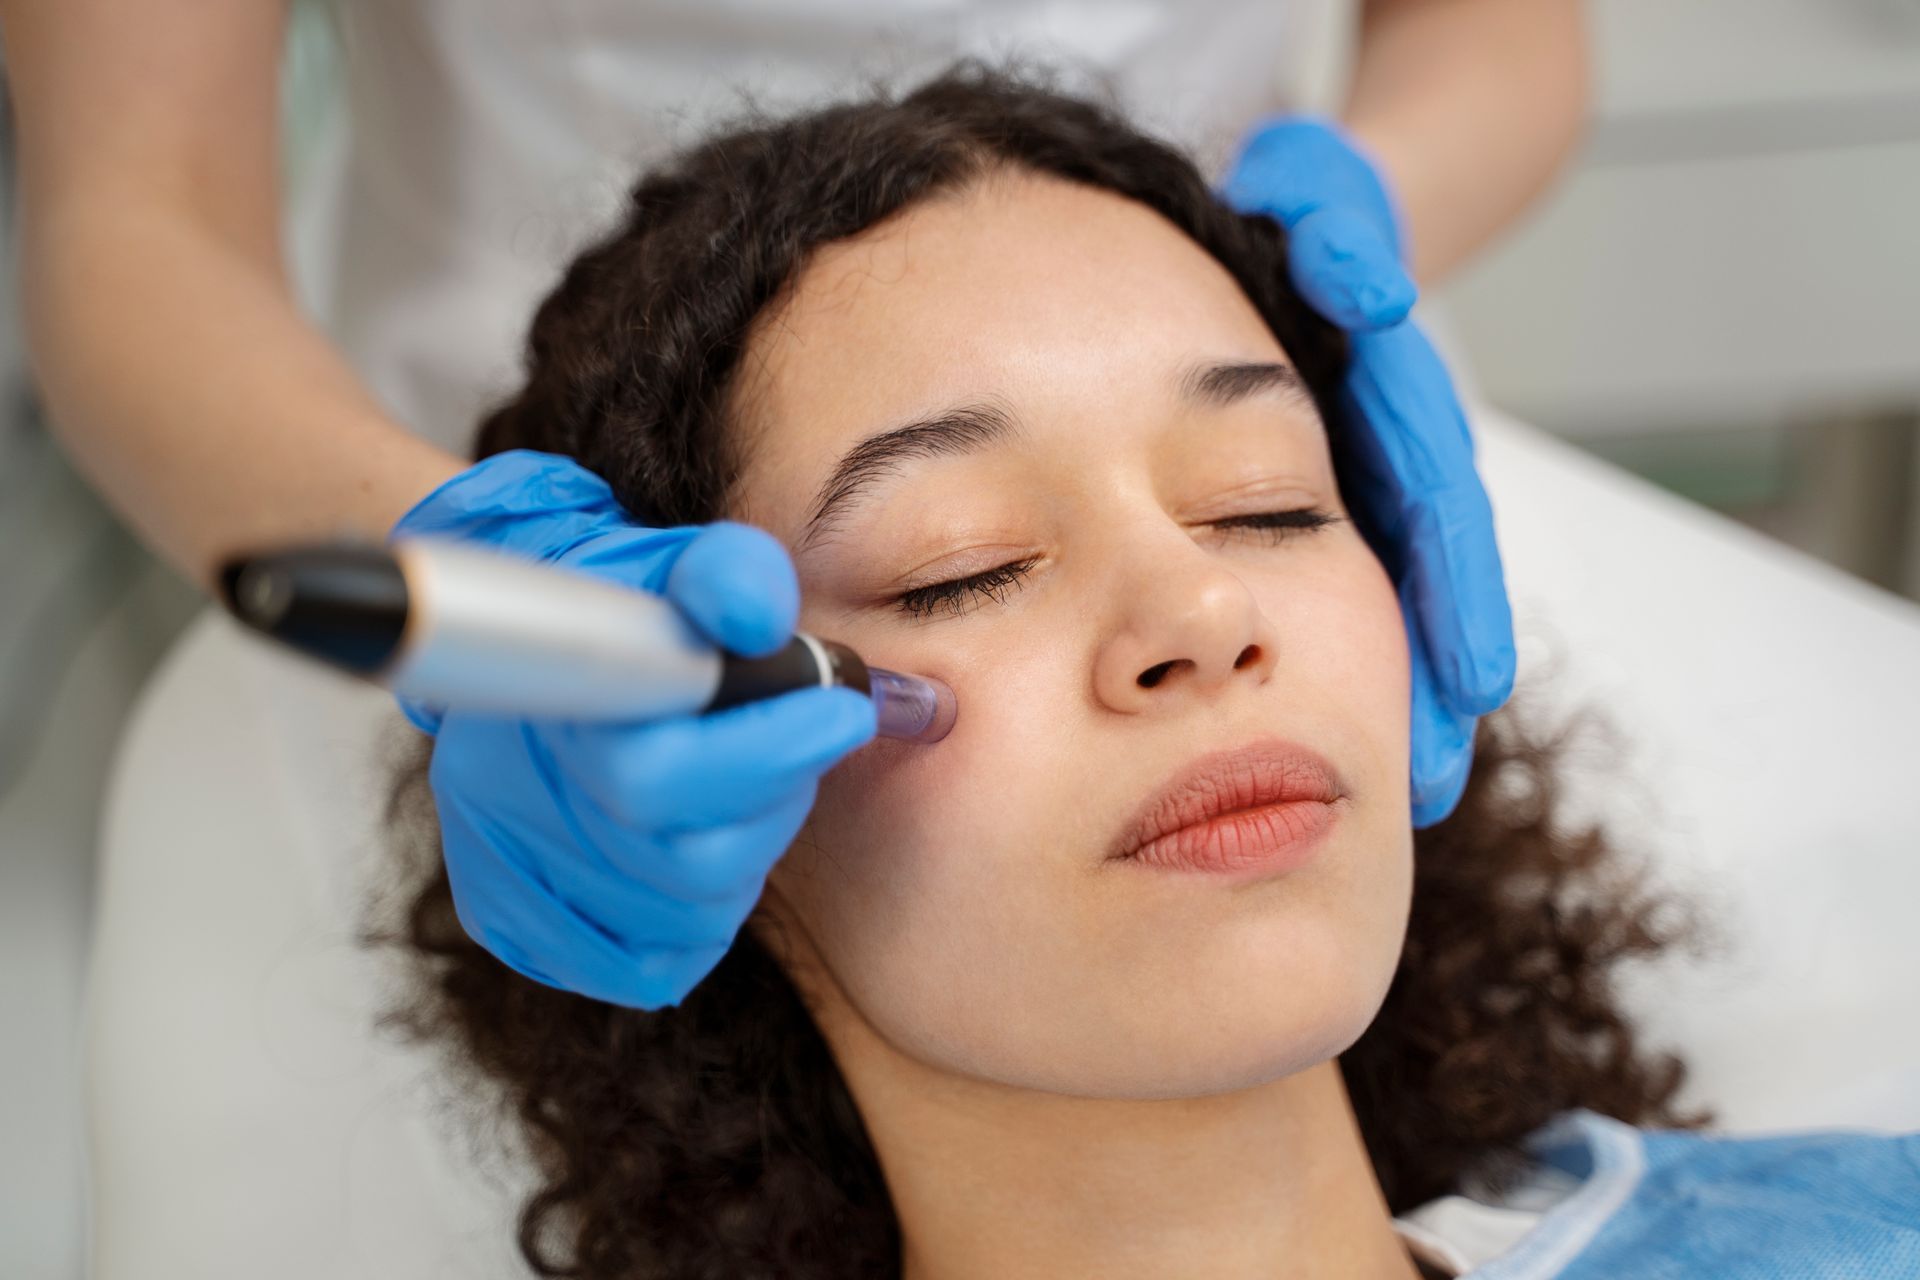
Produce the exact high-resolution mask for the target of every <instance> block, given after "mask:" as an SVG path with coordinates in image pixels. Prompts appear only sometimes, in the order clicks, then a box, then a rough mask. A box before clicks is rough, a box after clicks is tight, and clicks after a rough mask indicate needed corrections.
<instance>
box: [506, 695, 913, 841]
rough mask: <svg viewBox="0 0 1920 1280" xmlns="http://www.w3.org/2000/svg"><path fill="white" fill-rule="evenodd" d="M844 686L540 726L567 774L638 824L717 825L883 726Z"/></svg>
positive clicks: (758, 806)
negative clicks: (628, 718) (640, 718)
mask: <svg viewBox="0 0 1920 1280" xmlns="http://www.w3.org/2000/svg"><path fill="white" fill-rule="evenodd" d="M878 727H879V720H878V709H877V708H876V707H875V706H874V703H873V700H872V699H871V698H869V697H867V696H866V695H865V694H862V693H859V692H856V691H855V690H852V689H846V688H841V687H838V686H836V687H833V688H815V689H796V690H793V691H791V692H788V693H783V694H780V695H778V696H776V697H772V698H761V699H757V700H755V701H753V702H745V703H741V704H740V705H739V706H734V707H728V708H726V709H725V710H723V711H715V712H709V713H708V714H706V715H699V716H691V715H689V716H673V717H670V718H668V719H665V720H656V721H652V722H650V723H646V724H630V723H607V724H595V723H588V722H561V723H555V724H553V725H551V726H548V727H546V728H543V730H542V733H543V735H545V736H546V737H548V738H549V739H550V740H551V742H552V743H553V750H554V755H555V759H556V761H557V762H558V765H559V768H560V769H561V770H562V771H563V773H564V776H565V778H566V779H567V781H568V782H570V783H571V784H573V785H574V786H576V787H578V788H579V789H580V790H581V791H582V792H584V793H585V794H586V795H587V796H590V797H591V798H592V799H593V801H594V802H595V803H596V804H598V805H599V806H600V807H601V808H602V809H603V810H604V811H605V812H606V813H607V814H608V815H609V816H610V817H611V818H612V819H613V820H614V821H615V822H617V823H619V824H621V825H623V826H626V827H628V828H631V829H632V830H633V831H635V832H647V833H656V834H657V833H662V832H667V831H689V830H699V829H702V828H709V827H719V826H723V825H725V824H728V823H734V822H739V821H741V820H742V819H745V818H749V817H752V816H753V815H755V814H759V813H761V812H764V811H765V810H766V809H767V808H768V807H769V806H771V805H773V804H774V803H775V802H777V801H778V800H779V799H780V798H781V797H783V796H786V795H788V794H789V793H791V792H793V791H795V790H797V789H799V788H800V787H801V786H803V785H804V784H806V783H808V782H811V781H813V780H815V779H817V778H818V777H819V776H820V775H821V774H823V773H825V772H826V771H827V770H828V769H831V768H832V767H833V766H834V765H835V764H837V763H838V762H839V761H840V759H841V758H842V757H844V756H845V755H846V754H847V753H848V752H850V751H853V750H854V749H855V748H857V747H860V746H861V745H863V744H865V743H866V742H868V741H871V740H872V738H873V737H874V735H875V734H876V733H877V732H878Z"/></svg>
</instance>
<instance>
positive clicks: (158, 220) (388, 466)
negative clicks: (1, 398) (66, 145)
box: [22, 190, 464, 588]
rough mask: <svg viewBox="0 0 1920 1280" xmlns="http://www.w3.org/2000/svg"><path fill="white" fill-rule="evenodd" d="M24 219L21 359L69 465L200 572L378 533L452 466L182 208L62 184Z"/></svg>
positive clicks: (188, 569)
mask: <svg viewBox="0 0 1920 1280" xmlns="http://www.w3.org/2000/svg"><path fill="white" fill-rule="evenodd" d="M67 194H68V195H69V196H70V197H73V198H69V199H64V200H60V201H55V202H52V203H51V204H48V203H45V202H43V203H42V204H40V205H39V206H37V207H36V206H35V204H34V202H33V201H32V200H31V199H29V200H28V201H27V206H26V216H25V226H24V228H23V248H24V252H23V255H22V260H23V264H24V267H23V270H24V276H23V282H22V283H23V289H24V294H25V305H26V314H27V323H28V330H29V340H30V346H31V350H32V355H33V360H34V365H35V368H36V371H37V374H38V378H39V382H40V386H41V388H42V392H43V395H44V396H45V398H46V401H47V405H48V410H49V413H50V416H51V418H52V420H53V422H54V424H55V427H56V430H57V431H58V433H59V435H60V436H61V438H62V440H63V442H64V444H65V445H66V447H67V451H68V453H69V454H70V455H71V456H72V457H73V459H74V461H75V463H76V465H78V466H79V467H80V468H81V470H82V471H84V472H85V473H86V474H87V475H88V477H89V478H90V479H91V480H92V481H93V482H94V483H95V484H96V485H97V486H98V487H99V488H100V489H101V491H102V492H103V493H104V494H105V495H106V496H107V497H108V499H109V500H110V501H111V502H112V503H113V504H114V505H115V506H116V507H117V508H118V509H119V510H120V511H121V513H122V514H123V515H125V516H126V518H127V519H128V521H129V522H130V523H131V524H132V525H133V526H134V527H135V529H136V530H138V531H139V532H140V533H141V535H142V536H143V537H144V538H145V539H146V541H147V542H148V543H149V545H151V546H153V547H154V548H155V550H156V551H158V552H160V553H161V554H162V555H164V556H165V557H166V558H167V559H168V560H169V561H171V562H172V563H173V564H174V565H175V566H176V567H177V568H178V569H180V571H181V572H182V573H184V574H186V575H187V576H188V577H190V578H191V579H193V580H194V581H195V582H197V583H198V584H199V585H201V586H202V587H203V588H210V587H211V586H212V584H213V581H214V576H215V572H216V569H217V566H218V563H219V561H220V560H221V559H222V558H223V557H224V556H226V555H228V554H231V553H232V552H234V551H237V550H241V549H243V548H246V547H249V546H254V545H270V544H272V543H274V542H278V541H283V540H293V539H303V538H311V537H322V538H324V537H333V536H338V535H348V534H357V535H364V536H375V537H377V536H382V535H384V534H385V532H386V531H387V530H388V529H389V528H391V527H392V524H393V522H394V521H395V520H396V519H398V518H399V517H400V515H401V514H402V513H403V512H405V511H406V509H407V508H408V507H409V506H411V505H412V504H413V503H414V502H416V501H417V500H418V499H419V498H420V497H422V496H423V495H424V494H425V493H426V492H427V491H428V490H429V489H431V488H432V487H433V486H434V485H436V484H438V483H440V481H442V480H444V479H446V478H447V477H448V476H451V475H453V474H454V473H455V472H457V471H459V470H460V469H461V468H462V466H463V465H464V464H463V463H462V461H461V460H460V459H458V458H456V457H455V456H454V455H453V454H450V453H447V452H446V451H444V450H442V449H439V448H437V447H435V446H433V445H431V444H429V443H427V442H426V441H424V440H422V439H420V438H419V437H417V436H415V435H413V434H412V433H410V432H408V431H407V430H405V429H404V428H403V427H401V426H400V425H399V424H398V423H396V422H394V421H393V420H392V419H391V418H390V417H389V416H388V415H387V414H386V413H385V412H384V411H383V410H382V409H381V407H380V406H379V405H378V404H377V403H376V402H375V400H374V399H373V397H372V395H371V393H369V392H368V391H367V389H366V388H365V387H364V386H363V385H362V383H361V382H360V381H359V379H358V377H357V376H356V375H355V373H354V372H353V370H352V368H351V366H349V365H348V364H347V363H346V361H345V360H344V358H343V357H342V356H341V355H340V354H339V352H338V351H337V350H336V349H335V348H334V347H333V346H332V345H331V344H330V343H329V342H328V341H327V340H326V338H325V337H324V336H323V335H322V334H321V333H320V332H319V331H318V330H316V329H315V328H314V327H313V326H312V325H311V324H309V323H308V322H307V320H306V319H305V318H304V317H303V316H301V314H300V313H299V310H298V308H297V307H296V305H295V304H294V302H293V300H292V298H291V297H290V295H289V294H288V292H287V290H286V287H285V283H284V280H283V278H282V277H281V275H280V273H279V272H277V271H276V270H273V269H270V268H269V267H267V266H265V265H263V264H262V262H261V259H260V258H259V257H258V256H257V255H248V254H245V253H241V252H237V251H236V249H235V247H234V245H233V244H232V242H231V241H230V240H223V239H222V238H221V237H220V236H219V235H217V234H216V233H215V232H214V231H213V230H212V229H211V228H210V227H208V226H206V225H204V224H202V223H200V222H199V221H198V220H197V219H195V218H194V217H193V216H192V215H191V213H189V212H188V211H187V210H185V209H179V210H177V211H176V210H174V209H172V208H171V207H170V206H168V205H167V204H166V203H164V202H161V201H156V200H153V199H144V200H143V199H141V198H139V195H138V194H137V193H134V192H131V191H106V190H96V191H92V192H85V193H81V192H68V193H67Z"/></svg>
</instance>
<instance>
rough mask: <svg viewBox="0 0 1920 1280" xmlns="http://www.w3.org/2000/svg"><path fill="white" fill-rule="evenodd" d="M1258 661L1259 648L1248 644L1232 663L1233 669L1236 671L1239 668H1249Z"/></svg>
mask: <svg viewBox="0 0 1920 1280" xmlns="http://www.w3.org/2000/svg"><path fill="white" fill-rule="evenodd" d="M1258 661H1260V646H1259V645H1257V644H1250V645H1248V646H1247V647H1246V648H1244V649H1242V650H1241V651H1240V656H1239V658H1238V659H1236V660H1235V661H1234V664H1233V669H1234V670H1235V671H1238V670H1240V668H1242V667H1245V666H1250V665H1252V664H1253V663H1256V662H1258Z"/></svg>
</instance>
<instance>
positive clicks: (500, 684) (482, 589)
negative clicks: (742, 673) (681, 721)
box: [381, 537, 725, 719]
mask: <svg viewBox="0 0 1920 1280" xmlns="http://www.w3.org/2000/svg"><path fill="white" fill-rule="evenodd" d="M390 550H391V552H392V554H393V556H394V558H395V559H396V560H398V561H400V562H401V565H402V568H403V570H404V572H405V574H406V578H407V589H408V594H409V606H408V620H407V629H406V631H405V633H404V634H403V635H402V637H401V641H400V647H399V650H398V652H397V653H396V655H395V657H394V661H393V664H392V666H391V667H390V669H389V670H388V671H387V672H386V673H385V675H384V676H383V677H382V681H381V682H382V683H383V684H386V685H387V686H388V687H389V688H391V689H393V690H394V691H395V692H396V693H400V694H404V695H406V696H407V697H411V698H417V699H419V700H421V701H423V702H427V703H441V704H453V705H458V706H459V707H461V709H463V710H469V711H488V712H493V711H497V712H500V713H502V714H511V713H519V714H524V713H525V711H526V709H527V708H529V707H539V708H540V709H541V711H542V713H543V714H547V715H552V716H556V717H575V718H586V719H626V718H629V717H631V718H634V719H653V718H657V717H661V716H669V715H676V714H682V713H687V712H697V711H699V710H701V709H702V708H703V707H705V706H706V705H707V703H708V702H709V701H710V700H711V699H712V697H713V695H714V691H715V690H716V689H717V688H718V687H719V685H720V678H721V674H722V666H723V663H724V660H725V659H724V655H723V654H722V653H721V651H720V650H719V649H717V648H716V647H715V646H714V645H713V643H712V642H711V641H709V640H707V639H706V638H705V637H704V636H702V635H701V634H700V632H699V631H698V630H697V629H696V628H695V627H694V625H693V624H692V623H691V622H690V621H688V620H687V618H686V617H685V615H683V614H682V613H681V612H680V610H679V609H678V608H677V607H675V606H674V605H673V603H672V602H671V601H668V600H666V599H665V598H663V597H661V596H658V595H653V594H651V593H649V592H645V591H635V590H632V589H630V588H626V587H622V586H620V585H618V584H616V583H612V582H607V581H604V580H600V579H596V578H593V577H591V576H589V575H587V574H584V573H580V572H578V571H572V572H569V571H567V570H565V569H561V568H556V567H555V566H553V565H548V564H536V563H533V562H529V561H515V560H512V559H509V558H507V557H504V556H502V555H501V554H500V553H499V552H497V551H488V550H481V549H476V548H472V547H469V546H466V545H463V544H461V543H459V542H456V541H453V540H450V539H439V538H427V537H415V538H407V539H401V540H398V541H396V542H394V543H393V544H392V545H391V547H390ZM556 656H558V657H559V658H560V659H561V660H559V661H556V660H555V658H556ZM496 690H497V691H498V700H497V701H494V700H492V699H491V696H490V695H491V694H492V693H493V691H496Z"/></svg>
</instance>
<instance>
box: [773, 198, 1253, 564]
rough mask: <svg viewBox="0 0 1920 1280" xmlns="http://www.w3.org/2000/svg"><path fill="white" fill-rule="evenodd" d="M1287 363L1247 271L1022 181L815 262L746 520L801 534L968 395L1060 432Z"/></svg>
mask: <svg viewBox="0 0 1920 1280" xmlns="http://www.w3.org/2000/svg"><path fill="white" fill-rule="evenodd" d="M1228 357H1237V358H1242V359H1247V360H1284V359H1285V358H1286V357H1285V354H1284V353H1283V352H1282V351H1281V349H1280V347H1279V345H1278V343H1276V342H1275V340H1274V338H1273V335H1272V333H1271V331H1269V330H1268V329H1267V327H1266V325H1265V323H1264V322H1263V321H1262V320H1261V319H1260V317H1259V314H1258V312H1256V311H1255V310H1254V309H1253V306H1252V304H1251V303H1250V302H1249V301H1248V300H1247V298H1246V296H1245V294H1244V293H1242V292H1241V290H1240V288H1239V286H1238V284H1237V283H1236V282H1235V281H1234V279H1233V277H1232V276H1231V275H1230V274H1229V273H1228V272H1227V271H1226V269H1225V268H1223V267H1222V266H1221V265H1220V264H1219V263H1218V262H1216V261H1215V260H1214V259H1213V258H1212V257H1211V256H1210V255H1209V254H1208V253H1207V252H1206V251H1205V250H1203V249H1202V248H1200V246H1199V245H1197V244H1195V243H1194V242H1193V241H1192V240H1191V239H1189V238H1188V237H1187V236H1186V235H1185V234H1184V233H1183V232H1181V231H1180V230H1179V229H1178V228H1176V227H1175V226H1174V225H1173V224H1172V223H1170V222H1168V221H1166V220H1165V219H1164V218H1162V217H1161V216H1160V215H1159V214H1157V213H1155V212H1154V211H1153V210H1151V209H1149V208H1147V207H1146V206H1145V205H1142V204H1139V203H1137V202H1135V201H1132V200H1129V199H1126V198H1125V197H1122V196H1119V195H1116V194H1113V193H1111V192H1108V191H1103V190H1099V189H1096V188H1092V187H1087V186H1083V185H1080V184H1078V183H1071V182H1067V181H1064V180H1061V179H1057V178H1052V177H1046V176H1041V175H1034V174H1030V173H1027V172H1024V171H1006V172H1002V173H997V174H995V175H994V176H992V177H990V178H988V179H986V180H984V181H982V182H980V183H977V184H975V185H973V186H971V187H968V188H966V189H964V190H961V191H958V192H955V193H951V194H949V195H945V196H942V197H940V198H937V199H935V200H931V201H925V202H922V203H920V204H917V205H914V206H912V207H911V208H909V209H907V210H905V211H903V212H902V213H901V214H899V215H897V216H896V217H894V218H891V219H889V220H887V221H886V222H884V223H881V224H879V225H877V226H875V227H872V228H869V229H868V230H867V231H866V232H863V233H862V234H861V235H859V236H855V237H852V238H850V239H847V240H843V241H838V242H835V243H833V244H830V245H827V246H824V247H823V248H822V249H820V250H819V251H817V252H816V253H815V254H813V255H812V257H811V258H810V260H809V261H808V263H807V265H806V266H805V268H804V269H803V270H802V271H801V272H800V274H799V275H798V276H797V277H796V279H795V280H794V282H793V284H792V286H791V288H790V289H789V291H788V293H787V294H786V296H785V297H784V298H783V299H782V300H781V302H780V303H779V304H778V305H776V306H775V307H774V308H770V309H769V311H768V312H766V313H765V314H763V315H762V316H761V317H760V318H759V319H758V321H757V322H756V325H755V330H754V333H753V334H752V336H751V338H750V340H749V343H748V349H747V353H746V358H745V359H744V360H743V361H742V362H741V366H740V381H739V386H738V388H737V394H736V399H735V404H736V409H737V417H738V424H739V428H740V431H741V439H742V444H743V454H744V457H745V462H744V466H743V473H742V477H741V483H740V486H739V492H738V499H739V500H738V501H737V502H736V504H735V505H736V508H737V511H736V514H738V515H739V516H740V518H744V519H749V520H751V521H752V522H754V523H756V524H760V525H762V526H763V527H766V528H768V529H770V530H772V531H773V532H774V533H775V534H776V535H778V536H781V537H783V538H786V539H788V540H790V541H791V539H792V537H793V534H794V533H795V532H796V530H797V529H798V528H799V526H800V525H801V524H802V523H803V522H804V518H805V517H804V512H803V510H802V508H803V507H804V506H805V505H806V502H807V500H808V498H809V497H810V496H811V495H812V493H813V490H814V487H815V486H816V485H817V484H818V483H819V482H820V480H821V479H822V478H823V477H824V475H825V474H826V472H827V471H828V470H829V469H830V468H831V467H832V465H833V464H834V462H835V461H836V460H837V459H838V458H839V457H840V456H841V455H842V454H843V453H845V452H846V450H847V449H849V448H851V447H852V446H853V445H854V444H855V443H857V442H858V441H859V440H860V439H862V438H863V437H865V436H867V435H870V434H872V433H873V432H875V431H878V430H882V429H884V428H886V427H888V426H890V425H892V424H894V423H895V422H898V421H901V420H903V419H907V418H911V417H913V416H915V415H919V414H925V413H931V412H935V411H938V410H941V409H945V408H948V407H950V406H952V405H953V404H956V403H960V402H978V401H981V400H989V401H995V402H999V403H1003V404H1005V405H1007V406H1008V407H1009V408H1011V409H1012V410H1014V411H1015V412H1016V413H1018V414H1019V416H1021V417H1022V418H1023V419H1024V420H1026V421H1028V422H1030V423H1031V424H1032V426H1033V430H1034V432H1035V434H1038V435H1044V434H1045V433H1046V431H1047V430H1048V427H1049V425H1050V424H1052V425H1056V426H1059V427H1062V428H1065V427H1069V426H1071V425H1073V424H1075V423H1076V422H1078V423H1081V424H1084V423H1085V422H1086V421H1087V420H1088V419H1089V418H1090V417H1091V418H1098V417H1100V416H1101V415H1107V416H1109V417H1110V416H1111V415H1114V414H1118V413H1122V412H1125V411H1126V409H1127V407H1128V406H1133V407H1135V408H1136V409H1137V407H1138V406H1139V405H1141V404H1142V403H1152V402H1155V401H1159V400H1164V399H1166V398H1167V397H1168V396H1169V395H1170V394H1171V391H1172V388H1171V380H1172V379H1173V377H1174V375H1175V371H1176V370H1177V369H1179V368H1182V367H1185V366H1186V365H1189V364H1191V363H1192V362H1193V361H1195V360H1197V359H1218V358H1228Z"/></svg>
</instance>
